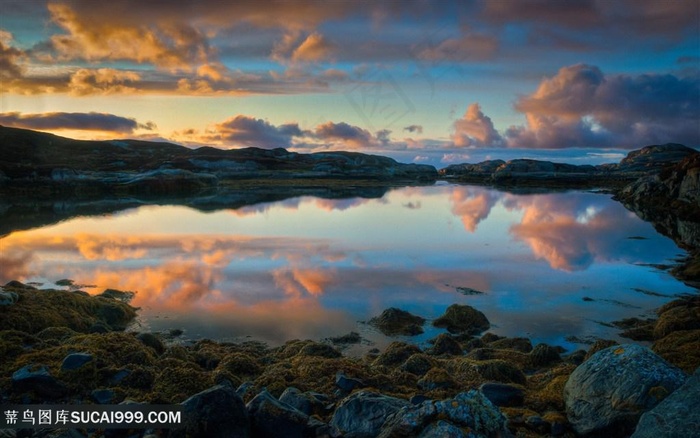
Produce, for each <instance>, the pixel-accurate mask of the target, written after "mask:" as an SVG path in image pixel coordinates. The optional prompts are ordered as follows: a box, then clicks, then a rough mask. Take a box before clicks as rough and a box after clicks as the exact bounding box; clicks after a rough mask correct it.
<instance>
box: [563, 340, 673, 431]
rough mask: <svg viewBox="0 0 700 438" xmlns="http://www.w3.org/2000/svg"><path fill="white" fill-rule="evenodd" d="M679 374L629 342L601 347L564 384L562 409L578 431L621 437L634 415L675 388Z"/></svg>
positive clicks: (633, 420) (646, 409)
mask: <svg viewBox="0 0 700 438" xmlns="http://www.w3.org/2000/svg"><path fill="white" fill-rule="evenodd" d="M685 380H686V376H685V374H683V372H682V371H681V370H679V369H678V368H676V367H674V366H672V365H670V364H668V363H667V362H666V361H665V360H663V359H662V358H660V357H659V356H657V355H656V354H654V353H653V352H652V351H651V350H649V349H648V348H645V347H641V346H639V345H635V344H628V345H620V346H613V347H609V348H607V349H604V350H601V351H599V352H597V353H596V354H594V355H593V356H592V357H591V358H590V359H588V360H587V361H586V362H584V363H583V364H582V365H580V366H579V367H577V368H576V369H575V370H574V372H573V373H572V374H571V376H570V377H569V380H568V381H567V382H566V385H565V386H564V401H565V403H566V412H567V416H568V418H569V421H570V422H571V425H572V426H573V428H574V430H575V431H576V432H577V433H579V434H582V435H585V434H592V433H595V434H602V435H607V436H626V435H628V434H630V433H631V432H632V431H633V430H634V427H635V425H636V424H637V421H638V420H639V417H640V416H641V415H642V414H643V413H644V412H646V411H648V410H650V409H651V408H653V407H654V406H656V405H657V404H658V403H659V402H660V401H661V400H662V399H664V398H665V397H666V396H668V395H669V394H670V393H672V392H673V391H674V390H676V389H677V388H678V387H680V386H681V385H682V384H683V383H684V382H685Z"/></svg>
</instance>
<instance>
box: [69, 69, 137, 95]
mask: <svg viewBox="0 0 700 438" xmlns="http://www.w3.org/2000/svg"><path fill="white" fill-rule="evenodd" d="M140 80H141V76H140V75H139V74H138V73H136V72H132V71H124V70H115V69H112V68H100V69H97V70H90V69H85V68H82V69H80V70H78V71H76V72H75V73H73V74H72V75H71V77H70V82H69V83H68V88H69V90H70V93H71V94H73V95H76V96H86V95H89V94H117V93H134V92H136V91H137V88H136V87H134V86H132V85H136V83H137V82H139V81H140Z"/></svg>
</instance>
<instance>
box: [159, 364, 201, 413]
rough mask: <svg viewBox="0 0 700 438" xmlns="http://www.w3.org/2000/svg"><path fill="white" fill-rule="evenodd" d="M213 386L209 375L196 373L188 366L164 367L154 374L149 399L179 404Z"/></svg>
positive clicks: (196, 371)
mask: <svg viewBox="0 0 700 438" xmlns="http://www.w3.org/2000/svg"><path fill="white" fill-rule="evenodd" d="M172 360H174V359H172ZM213 384H214V380H213V378H212V375H211V373H206V372H203V371H198V370H196V369H193V368H192V367H191V366H189V365H188V364H184V365H179V366H166V367H164V368H162V369H161V370H160V371H159V372H158V373H157V374H156V376H155V381H154V382H153V393H152V394H151V396H150V397H151V399H152V400H159V401H160V400H162V401H166V402H169V403H181V402H182V401H184V400H186V399H187V398H188V397H190V396H192V395H194V394H196V393H198V392H201V391H204V390H205V389H207V388H209V387H211V386H212V385H213Z"/></svg>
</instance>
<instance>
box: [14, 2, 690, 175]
mask: <svg viewBox="0 0 700 438" xmlns="http://www.w3.org/2000/svg"><path fill="white" fill-rule="evenodd" d="M0 10H1V11H2V13H1V14H0V125H4V126H12V127H20V128H27V129H36V130H41V131H47V132H52V133H55V134H57V135H63V136H67V137H73V138H82V139H114V138H138V139H146V140H149V139H150V140H157V141H171V142H175V143H178V144H182V145H185V146H189V147H199V146H203V145H210V146H216V147H221V148H226V149H228V148H239V147H248V146H256V147H262V148H276V147H283V148H286V149H289V150H293V151H297V152H320V151H328V150H352V151H360V152H366V153H373V154H380V155H388V156H391V157H393V158H396V159H398V160H399V161H402V162H415V163H428V164H433V165H435V166H436V167H445V166H446V165H449V164H454V163H459V162H479V161H483V160H485V159H495V158H502V159H510V158H537V159H550V160H553V161H567V162H573V163H584V162H586V163H592V164H596V163H600V162H613V161H619V159H620V158H622V157H623V156H624V155H625V154H626V153H627V152H628V151H629V150H632V149H638V148H640V147H643V146H646V145H650V144H661V143H667V142H676V143H682V144H685V145H687V146H691V147H698V146H700V2H698V1H697V0H674V1H668V0H620V1H614V2H613V1H607V0H571V1H565V2H563V1H556V0H553V1H550V0H521V1H519V0H512V1H511V0H498V1H485V0H481V1H480V0H472V1H453V2H451V1H438V2H435V1H432V2H431V1H423V0H415V1H396V0H394V1H373V2H369V1H333V2H321V1H308V0H298V1H222V0H199V1H179V2H172V1H166V0H152V1H148V2H143V1H141V0H110V1H108V2H95V1H92V0H47V1H44V0H0Z"/></svg>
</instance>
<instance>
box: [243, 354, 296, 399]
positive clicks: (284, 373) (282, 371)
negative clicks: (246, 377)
mask: <svg viewBox="0 0 700 438" xmlns="http://www.w3.org/2000/svg"><path fill="white" fill-rule="evenodd" d="M254 383H255V386H256V387H258V388H263V387H264V388H267V390H268V392H269V393H270V394H272V395H273V396H275V397H279V396H280V395H282V392H284V390H285V389H287V388H288V387H290V386H294V387H295V388H299V389H300V390H303V391H306V388H305V387H304V385H303V384H301V385H300V384H299V382H296V374H295V373H294V371H293V370H292V365H291V364H290V363H285V362H280V363H276V364H273V365H270V366H268V367H266V368H265V370H264V371H263V372H262V374H260V376H259V377H258V378H257V379H255V381H254Z"/></svg>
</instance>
